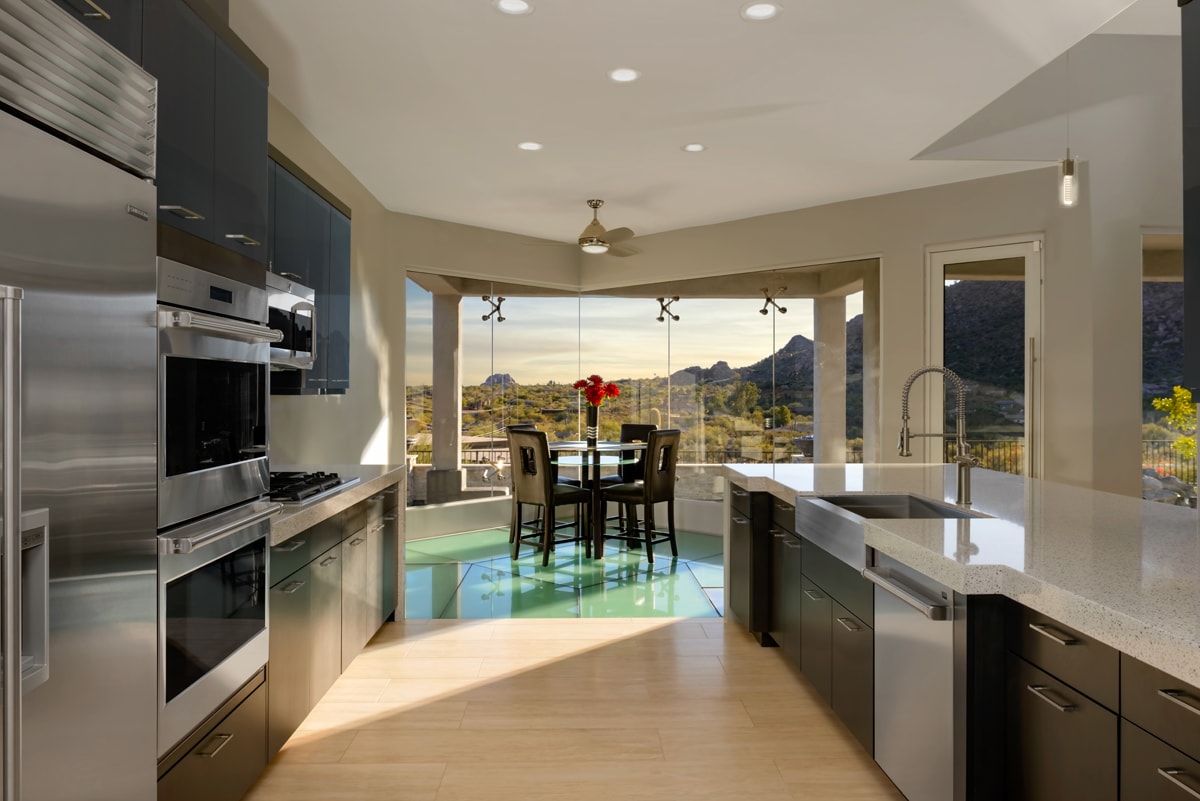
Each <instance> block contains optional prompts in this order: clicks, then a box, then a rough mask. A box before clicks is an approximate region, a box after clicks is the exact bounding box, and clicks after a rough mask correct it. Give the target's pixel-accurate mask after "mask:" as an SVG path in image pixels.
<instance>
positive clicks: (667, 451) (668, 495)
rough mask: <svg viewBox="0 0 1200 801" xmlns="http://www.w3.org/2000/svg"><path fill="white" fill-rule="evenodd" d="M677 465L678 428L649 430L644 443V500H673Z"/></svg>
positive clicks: (654, 501)
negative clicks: (645, 443)
mask: <svg viewBox="0 0 1200 801" xmlns="http://www.w3.org/2000/svg"><path fill="white" fill-rule="evenodd" d="M678 465H679V429H677V428H664V429H661V430H658V431H651V432H650V435H649V437H648V438H647V445H646V467H645V471H646V472H645V475H644V477H643V478H644V480H645V482H646V501H647V502H648V503H661V502H662V501H673V500H675V473H676V467H678Z"/></svg>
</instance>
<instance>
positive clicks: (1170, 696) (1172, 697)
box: [1158, 690, 1200, 715]
mask: <svg viewBox="0 0 1200 801" xmlns="http://www.w3.org/2000/svg"><path fill="white" fill-rule="evenodd" d="M1158 694H1159V695H1161V696H1162V697H1163V698H1166V699H1167V700H1168V701H1171V702H1172V703H1176V704H1179V705H1180V706H1181V707H1183V708H1184V709H1186V710H1187V711H1188V712H1191V713H1192V714H1193V715H1200V706H1197V705H1196V702H1195V701H1192V700H1190V697H1189V696H1188V695H1187V694H1186V693H1184V692H1183V690H1159V691H1158Z"/></svg>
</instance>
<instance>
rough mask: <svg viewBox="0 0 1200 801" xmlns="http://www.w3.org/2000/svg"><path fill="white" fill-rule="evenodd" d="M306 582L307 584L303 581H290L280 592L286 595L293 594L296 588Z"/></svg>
mask: <svg viewBox="0 0 1200 801" xmlns="http://www.w3.org/2000/svg"><path fill="white" fill-rule="evenodd" d="M304 584H305V582H303V581H290V582H288V583H287V584H285V585H283V588H282V589H281V590H280V592H282V593H283V594H285V595H291V594H292V593H294V592H295V591H296V590H298V589H300V588H301V587H303V586H304Z"/></svg>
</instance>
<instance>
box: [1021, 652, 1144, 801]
mask: <svg viewBox="0 0 1200 801" xmlns="http://www.w3.org/2000/svg"><path fill="white" fill-rule="evenodd" d="M1007 679H1008V689H1007V692H1006V696H1007V698H1008V712H1009V717H1008V720H1007V722H1006V731H1007V739H1008V745H1007V748H1006V763H1007V772H1008V777H1007V786H1008V797H1009V798H1020V799H1022V801H1116V799H1117V797H1118V795H1117V792H1118V787H1117V757H1118V753H1117V742H1118V741H1117V725H1118V719H1117V716H1116V714H1114V713H1113V712H1110V711H1109V710H1107V709H1105V708H1104V707H1102V706H1100V704H1098V703H1096V702H1095V701H1093V700H1091V699H1090V698H1088V697H1087V696H1086V695H1084V694H1083V693H1081V692H1079V691H1078V690H1076V689H1074V688H1073V687H1071V686H1069V685H1067V684H1064V683H1062V682H1061V681H1059V680H1058V679H1056V678H1054V677H1053V676H1051V675H1050V674H1049V673H1046V672H1044V671H1041V670H1038V669H1037V668H1036V667H1034V666H1033V665H1031V664H1029V663H1028V662H1026V661H1025V660H1024V659H1021V658H1020V657H1018V656H1016V655H1015V654H1010V655H1009V657H1008V669H1007ZM1150 797H1151V796H1132V798H1137V799H1139V801H1140V799H1142V798H1150Z"/></svg>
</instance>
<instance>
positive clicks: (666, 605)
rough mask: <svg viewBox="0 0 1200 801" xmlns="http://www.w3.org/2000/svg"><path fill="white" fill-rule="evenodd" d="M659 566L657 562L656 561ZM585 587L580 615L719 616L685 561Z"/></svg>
mask: <svg viewBox="0 0 1200 801" xmlns="http://www.w3.org/2000/svg"><path fill="white" fill-rule="evenodd" d="M655 566H656V567H658V563H657V562H655ZM674 567H675V569H674V570H672V569H671V568H670V567H666V566H664V570H663V571H662V572H657V571H656V572H654V573H641V574H638V575H637V576H635V577H631V578H628V579H621V580H618V581H606V582H604V583H603V584H597V585H595V586H592V587H584V588H583V590H582V591H581V593H580V616H581V617H718V614H717V609H716V608H715V607H714V606H713V604H712V602H711V601H710V600H709V598H708V596H707V595H706V594H705V592H704V590H703V589H702V588H701V587H700V585H699V584H697V583H696V580H695V578H693V577H692V574H691V571H689V570H688V569H687V568H686V566H684V565H677V566H674Z"/></svg>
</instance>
